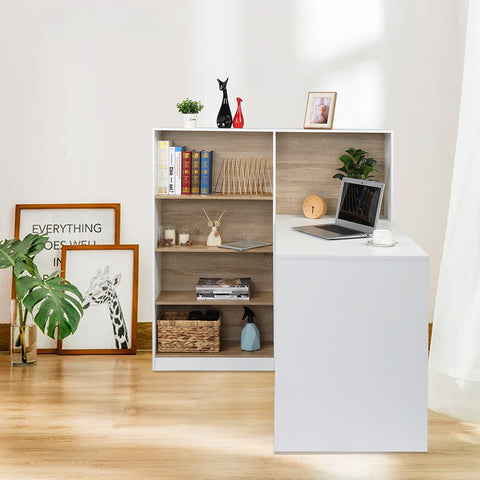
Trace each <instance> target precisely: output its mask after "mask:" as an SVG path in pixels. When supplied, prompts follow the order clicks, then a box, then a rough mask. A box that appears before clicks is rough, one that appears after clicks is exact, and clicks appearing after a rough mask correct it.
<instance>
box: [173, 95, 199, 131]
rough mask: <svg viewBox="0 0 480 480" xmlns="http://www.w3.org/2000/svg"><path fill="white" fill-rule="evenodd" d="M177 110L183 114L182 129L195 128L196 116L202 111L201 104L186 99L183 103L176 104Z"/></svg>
mask: <svg viewBox="0 0 480 480" xmlns="http://www.w3.org/2000/svg"><path fill="white" fill-rule="evenodd" d="M177 108H178V111H179V112H180V113H182V114H183V128H195V127H196V126H197V115H198V114H199V113H200V112H201V111H202V109H203V105H202V102H200V101H197V100H190V99H189V98H186V99H185V100H183V102H179V103H177Z"/></svg>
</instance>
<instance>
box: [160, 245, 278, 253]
mask: <svg viewBox="0 0 480 480" xmlns="http://www.w3.org/2000/svg"><path fill="white" fill-rule="evenodd" d="M155 252H157V253H234V254H239V253H272V252H273V247H272V245H268V246H266V247H258V248H252V249H250V250H232V249H231V248H218V247H207V246H206V245H190V246H189V247H182V246H181V245H173V246H171V247H157V248H155Z"/></svg>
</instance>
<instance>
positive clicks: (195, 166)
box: [190, 150, 200, 195]
mask: <svg viewBox="0 0 480 480" xmlns="http://www.w3.org/2000/svg"><path fill="white" fill-rule="evenodd" d="M190 185H191V193H192V195H200V152H198V151H196V150H194V151H192V181H191V183H190Z"/></svg>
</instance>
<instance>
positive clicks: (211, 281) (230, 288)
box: [195, 277, 251, 295]
mask: <svg viewBox="0 0 480 480" xmlns="http://www.w3.org/2000/svg"><path fill="white" fill-rule="evenodd" d="M250 284H251V278H250V277H246V278H219V277H214V278H206V277H200V278H199V279H198V282H197V286H196V289H195V290H196V293H197V295H198V294H216V295H238V294H249V293H250Z"/></svg>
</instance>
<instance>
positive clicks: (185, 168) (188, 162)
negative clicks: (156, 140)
mask: <svg viewBox="0 0 480 480" xmlns="http://www.w3.org/2000/svg"><path fill="white" fill-rule="evenodd" d="M191 176H192V152H187V151H185V150H184V151H183V152H182V195H190V179H191Z"/></svg>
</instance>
